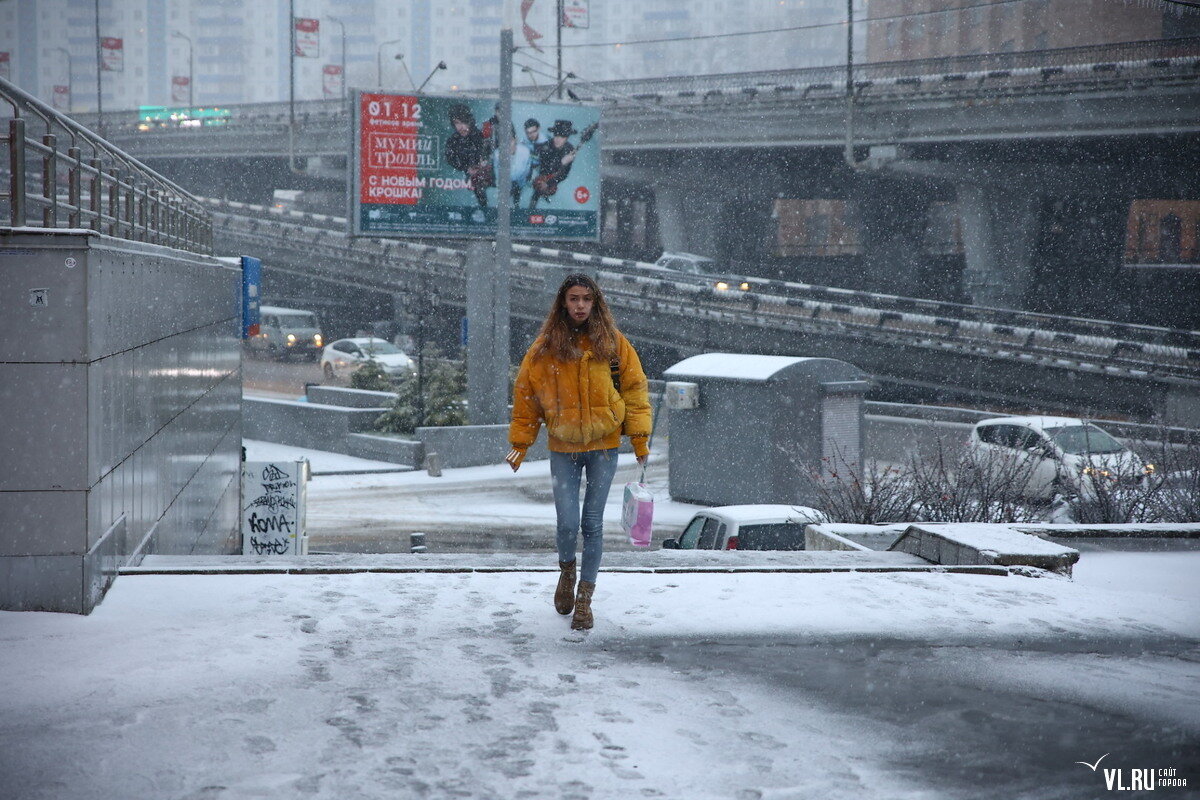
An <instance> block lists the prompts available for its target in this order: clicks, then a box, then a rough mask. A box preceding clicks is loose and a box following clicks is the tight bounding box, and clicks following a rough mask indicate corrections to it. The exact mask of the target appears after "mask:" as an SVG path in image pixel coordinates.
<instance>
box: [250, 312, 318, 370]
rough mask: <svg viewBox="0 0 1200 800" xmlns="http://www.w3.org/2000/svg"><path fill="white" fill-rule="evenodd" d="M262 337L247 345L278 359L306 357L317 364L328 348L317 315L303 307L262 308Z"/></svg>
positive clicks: (259, 325) (258, 335)
mask: <svg viewBox="0 0 1200 800" xmlns="http://www.w3.org/2000/svg"><path fill="white" fill-rule="evenodd" d="M258 311H259V322H258V334H257V335H255V336H251V337H250V338H249V339H247V340H246V346H247V347H248V348H249V349H250V350H252V351H257V352H260V353H266V354H268V355H271V356H274V357H275V358H289V357H291V356H303V357H305V358H308V359H309V360H312V361H316V360H317V357H318V355H319V354H320V352H321V348H322V347H323V346H324V345H325V339H324V336H322V334H321V325H320V323H319V322H318V321H317V315H316V314H314V313H313V312H311V311H307V310H305V309H302V308H283V307H282V306H259V308H258Z"/></svg>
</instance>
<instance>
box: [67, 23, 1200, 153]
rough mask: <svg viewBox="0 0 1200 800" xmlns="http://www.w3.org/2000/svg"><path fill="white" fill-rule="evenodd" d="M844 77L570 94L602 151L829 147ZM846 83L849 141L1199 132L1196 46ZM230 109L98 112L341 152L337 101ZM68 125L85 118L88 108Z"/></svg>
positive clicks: (163, 132)
mask: <svg viewBox="0 0 1200 800" xmlns="http://www.w3.org/2000/svg"><path fill="white" fill-rule="evenodd" d="M846 78H847V76H846V72H845V69H844V67H838V66H833V67H815V68H806V69H794V70H779V71H771V72H748V73H734V74H723V75H701V76H690V77H671V78H655V79H642V80H636V81H606V82H601V83H590V82H583V83H581V84H580V85H578V86H576V88H575V93H576V95H577V96H578V97H579V98H580V100H581V101H584V102H588V103H596V104H599V105H601V106H602V107H603V108H604V137H605V138H604V144H605V147H606V148H607V149H608V151H609V152H610V153H613V154H621V153H625V152H628V151H637V150H651V151H652V150H672V149H674V148H679V147H687V148H704V149H739V148H753V147H768V148H782V147H796V146H800V147H810V146H815V147H822V146H824V147H829V146H836V147H841V146H842V145H844V143H845V138H846V133H847V131H846V119H845V117H846V114H845V111H846V106H847V80H846ZM852 82H853V86H854V91H853V104H854V128H853V136H854V142H855V144H856V145H860V146H861V145H870V144H928V143H942V142H979V141H987V140H1003V141H1012V140H1020V139H1062V138H1076V137H1083V138H1090V137H1111V136H1130V135H1137V136H1145V135H1153V136H1158V135H1178V134H1196V133H1200V116H1198V115H1197V114H1196V113H1194V112H1195V111H1196V110H1197V109H1198V108H1200V106H1198V105H1197V103H1198V101H1200V38H1187V39H1173V40H1156V41H1150V42H1131V43H1128V44H1124V45H1106V46H1102V47H1082V48H1066V49H1061V50H1041V51H1031V52H1023V53H993V54H987V55H978V56H960V57H953V58H939V59H928V60H920V61H903V62H889V63H881V64H866V65H859V66H857V67H855V69H854V76H853V81H852ZM517 93H518V95H521V94H523V92H522V90H520V89H518V90H517ZM483 94H487V92H483ZM524 94H530V93H529V92H528V90H526V92H524ZM523 99H532V94H530V96H527V97H524V98H523ZM1131 100H1135V102H1131ZM229 108H230V111H231V116H230V119H229V124H228V125H222V126H213V127H203V128H154V129H150V130H140V129H139V125H138V120H137V118H136V113H135V112H133V111H127V112H112V113H109V114H106V115H105V129H106V131H107V132H108V136H109V138H110V139H111V140H112V141H113V142H114V143H115V144H117V145H118V146H120V147H121V148H122V149H124V150H125V151H126V152H129V153H131V154H132V155H134V156H136V157H138V158H140V159H143V160H173V159H187V160H194V159H214V158H229V157H236V156H277V157H285V156H288V155H289V153H293V154H294V155H296V156H297V157H300V158H327V157H344V156H345V155H346V154H347V150H348V146H349V135H350V126H349V114H348V109H347V106H346V103H344V102H343V101H341V100H322V101H301V102H297V103H296V104H295V118H296V122H297V127H296V131H295V139H294V142H289V137H288V136H287V134H288V132H289V127H290V121H291V118H292V115H291V108H290V106H289V104H288V103H255V104H241V105H234V106H230V107H229ZM77 117H78V119H79V120H80V121H81V122H83V123H84V124H90V125H94V124H96V122H97V120H96V119H95V115H94V114H91V115H88V114H82V115H77Z"/></svg>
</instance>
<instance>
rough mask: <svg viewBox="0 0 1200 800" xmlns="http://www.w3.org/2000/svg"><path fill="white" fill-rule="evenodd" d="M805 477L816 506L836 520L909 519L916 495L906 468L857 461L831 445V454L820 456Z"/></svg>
mask: <svg viewBox="0 0 1200 800" xmlns="http://www.w3.org/2000/svg"><path fill="white" fill-rule="evenodd" d="M807 480H808V484H809V486H810V487H811V488H812V490H813V493H814V494H815V495H816V498H817V499H816V500H815V501H814V502H815V505H816V508H817V510H819V511H823V512H825V514H827V515H828V516H829V518H830V519H832V520H836V521H838V522H854V523H859V524H862V525H874V524H876V523H881V522H907V521H909V520H912V519H913V507H914V505H915V503H916V498H915V497H914V495H913V492H912V481H911V480H910V479H909V476H908V473H907V470H906V469H904V468H903V467H896V466H892V465H889V464H882V463H880V462H879V461H877V460H875V459H871V460H868V461H867V462H866V463H865V464H859V463H857V461H853V460H851V459H848V458H847V457H846V454H845V452H844V451H843V450H842V449H841V448H839V447H836V446H835V448H834V454H833V456H832V457H826V458H823V459H821V465H820V467H819V468H818V469H817V470H809V471H808V473H807Z"/></svg>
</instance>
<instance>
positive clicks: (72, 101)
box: [54, 47, 75, 114]
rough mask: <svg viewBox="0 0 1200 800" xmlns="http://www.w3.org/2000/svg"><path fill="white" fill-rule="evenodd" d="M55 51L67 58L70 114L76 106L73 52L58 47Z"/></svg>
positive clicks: (68, 110) (68, 107) (68, 109)
mask: <svg viewBox="0 0 1200 800" xmlns="http://www.w3.org/2000/svg"><path fill="white" fill-rule="evenodd" d="M54 49H55V50H58V51H59V52H60V53H62V54H63V55H64V56H66V57H67V113H68V114H70V113H71V110H72V107H73V106H74V105H75V85H74V79H75V74H74V73H75V70H74V69H72V68H71V52H70V51H69V50H67V48H65V47H56V48H54Z"/></svg>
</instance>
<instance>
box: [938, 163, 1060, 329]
mask: <svg viewBox="0 0 1200 800" xmlns="http://www.w3.org/2000/svg"><path fill="white" fill-rule="evenodd" d="M957 194H958V213H959V218H960V219H961V220H962V236H963V249H964V251H965V255H966V269H965V270H964V272H963V288H964V290H965V291H966V294H967V296H968V297H969V298H970V301H971V302H972V303H975V304H976V305H981V306H993V307H996V308H1022V307H1023V305H1024V301H1025V293H1026V291H1027V290H1028V289H1029V286H1030V283H1031V282H1032V280H1033V252H1034V247H1035V245H1036V243H1037V236H1038V230H1039V218H1040V206H1041V198H1040V196H1039V195H1038V193H1037V192H1036V191H1035V190H1034V189H1033V188H1032V187H1031V186H1029V185H1027V184H1024V183H1007V182H1006V183H988V184H974V183H960V184H958V186H957Z"/></svg>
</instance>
